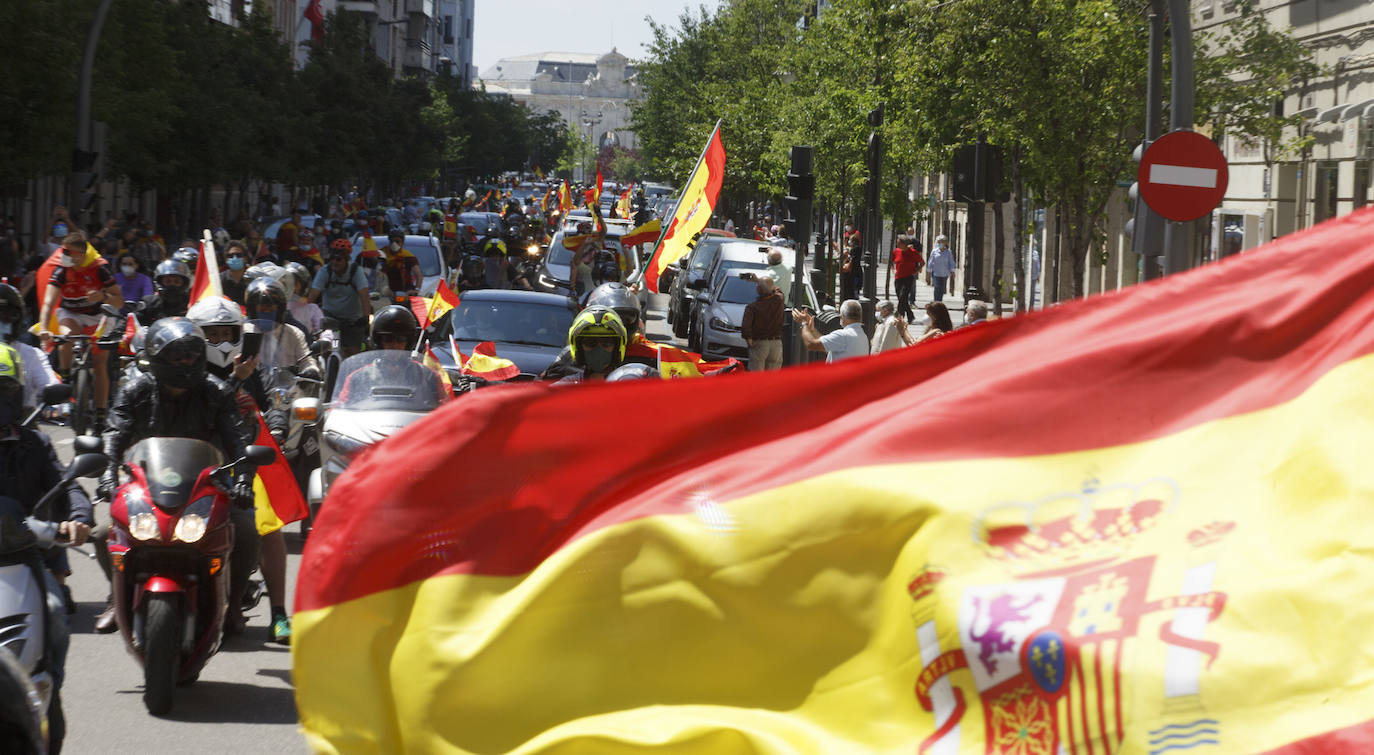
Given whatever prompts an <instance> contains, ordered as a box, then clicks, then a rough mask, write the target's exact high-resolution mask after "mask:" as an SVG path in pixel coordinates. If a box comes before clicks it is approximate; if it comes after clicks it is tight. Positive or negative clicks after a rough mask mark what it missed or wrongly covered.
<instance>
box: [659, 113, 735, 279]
mask: <svg viewBox="0 0 1374 755" xmlns="http://www.w3.org/2000/svg"><path fill="white" fill-rule="evenodd" d="M724 180H725V145H724V144H722V143H721V141H720V121H716V127H715V129H713V130H712V131H711V138H710V139H707V140H706V149H704V150H702V152H701V159H699V160H697V165H696V167H695V168H693V169H692V175H691V177H690V178H689V179H688V180H687V188H685V189H683V190H682V197H681V198H680V199H678V203H677V207H676V208H675V209H674V210H673V216H672V217H673V219H672V221H671V222H670V223H669V224H668V229H667V230H666V231H664V233H663V237H662V238H660V239H659V241H658V244H657V245H656V246H655V247H654V251H653V254H652V256H651V257H650V258H649V262H648V264H646V265H645V266H644V283H645V285H647V286H648V287H649V290H650V291H652V292H654V293H656V294H657V293H661V292H660V291H659V290H658V278H659V275H660V274H662V272H663V271H664V270H665V269H667V267H668V266H669V265H671V264H673V263H674V262H677V261H678V259H679V258H681V257H682V256H683V255H684V254H686V253H687V252H689V251H691V249H692V246H693V245H695V244H696V239H697V236H698V235H699V234H700V233H701V231H702V229H703V228H705V227H706V224H707V223H708V222H709V221H710V220H711V213H712V212H714V211H715V208H716V199H717V198H719V197H720V185H721V182H722V181H724Z"/></svg>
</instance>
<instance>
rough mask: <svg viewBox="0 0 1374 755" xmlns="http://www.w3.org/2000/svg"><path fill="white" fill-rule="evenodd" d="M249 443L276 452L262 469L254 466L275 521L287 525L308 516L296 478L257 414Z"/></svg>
mask: <svg viewBox="0 0 1374 755" xmlns="http://www.w3.org/2000/svg"><path fill="white" fill-rule="evenodd" d="M253 442H254V443H256V444H257V445H259V446H270V447H271V448H272V450H274V451H276V452H277V458H276V460H275V461H273V462H272V463H271V464H268V465H267V466H265V467H258V477H259V478H260V479H261V480H262V487H263V489H264V490H266V491H267V498H268V500H269V501H271V502H272V511H273V512H274V513H275V514H276V515H277V518H278V519H280V520H281V522H282V524H290V523H292V522H299V521H300V520H302V519H304V518H306V517H307V516H309V514H310V507H309V506H307V505H306V503H305V498H303V497H302V496H301V489H300V486H299V485H297V484H296V475H295V474H294V473H292V471H291V465H290V464H289V463H287V461H286V456H285V455H283V454H282V452H281V447H280V446H278V445H277V441H276V439H274V438H273V437H272V433H270V432H268V430H267V423H266V422H263V421H262V415H261V414H259V415H258V437H257V438H256V439H255V440H254V441H253Z"/></svg>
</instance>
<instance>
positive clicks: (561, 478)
mask: <svg viewBox="0 0 1374 755" xmlns="http://www.w3.org/2000/svg"><path fill="white" fill-rule="evenodd" d="M1317 256H1321V258H1322V259H1323V260H1324V261H1325V262H1326V264H1323V265H1312V264H1311V260H1312V259H1314V258H1315V257H1317ZM1198 291H1205V292H1207V295H1206V296H1203V297H1199V296H1196V295H1195V294H1196V292H1198ZM1160 302H1168V303H1169V306H1168V307H1164V308H1162V307H1161V306H1160ZM1372 321H1374V209H1364V210H1357V211H1355V212H1354V213H1351V214H1349V215H1346V216H1343V217H1341V218H1338V219H1336V220H1333V221H1329V222H1327V223H1325V224H1322V225H1320V226H1317V227H1316V228H1314V229H1311V230H1309V231H1304V232H1300V233H1296V234H1292V235H1289V236H1285V237H1283V238H1281V239H1279V240H1278V241H1276V242H1274V243H1272V244H1270V245H1268V246H1267V247H1264V248H1261V249H1258V250H1252V251H1250V252H1247V253H1246V254H1244V255H1236V256H1234V257H1229V258H1227V259H1225V260H1222V261H1221V262H1218V263H1215V264H1212V265H1208V266H1205V267H1203V268H1201V269H1197V270H1192V271H1189V272H1186V273H1181V274H1178V275H1173V276H1169V277H1167V278H1165V279H1163V280H1158V281H1152V282H1150V283H1145V284H1142V285H1140V286H1136V287H1132V288H1128V289H1125V290H1122V291H1117V292H1112V293H1109V294H1103V295H1100V296H1094V297H1089V298H1087V299H1083V300H1078V301H1072V302H1067V303H1063V304H1061V305H1059V306H1057V307H1055V308H1053V309H1047V310H1038V311H1035V312H1032V313H1029V314H1024V315H1018V316H1016V317H1010V318H1006V319H1001V320H993V321H989V322H986V323H982V324H979V325H975V326H971V327H967V328H960V329H959V330H956V331H953V332H951V333H949V334H947V335H945V336H942V337H940V338H936V339H932V340H928V341H925V342H923V343H921V344H920V345H918V346H916V347H913V348H909V349H898V350H896V351H891V352H886V353H883V354H881V355H877V356H873V357H867V358H860V359H850V360H845V361H842V362H837V363H834V364H826V365H822V364H813V365H808V366H803V367H797V368H792V369H785V370H779V371H774V372H763V373H748V374H744V375H735V376H730V377H725V378H706V379H702V380H681V381H649V380H641V381H630V382H626V383H620V384H615V385H587V386H580V387H578V388H573V389H559V388H556V387H552V386H544V385H540V384H529V385H522V386H518V387H513V388H509V389H507V390H492V391H477V392H475V393H473V394H472V395H471V396H469V397H466V398H464V400H462V401H457V402H452V403H450V404H449V405H447V406H445V407H442V408H440V409H439V410H437V411H435V412H433V413H431V414H429V415H427V416H426V417H425V418H423V419H421V420H419V421H417V422H416V423H414V424H413V425H411V426H409V427H407V428H406V429H405V430H403V431H401V432H400V433H398V434H396V435H394V436H392V437H391V438H389V439H388V440H387V441H386V443H384V444H382V445H380V446H378V447H377V448H375V449H373V450H372V451H370V452H369V453H368V454H366V455H364V456H362V457H361V458H359V459H357V460H355V461H354V462H353V463H352V465H351V466H350V468H349V469H348V470H347V471H346V472H345V473H344V474H343V476H342V477H341V478H340V479H339V480H338V481H336V482H335V484H334V485H333V486H331V488H330V492H329V495H330V499H331V500H333V501H336V502H338V503H339V504H340V505H330V504H329V503H326V505H325V507H324V509H323V511H324V514H323V516H322V517H321V520H320V522H319V523H318V526H317V527H316V529H315V531H314V532H313V534H312V535H311V537H310V541H309V543H308V544H307V545H306V550H305V555H304V558H303V560H302V564H301V569H300V577H299V580H298V583H297V592H296V600H297V603H296V608H297V613H296V615H295V617H294V626H293V629H294V630H295V633H294V636H293V637H292V645H291V652H292V656H293V673H292V680H293V682H294V684H295V689H296V702H297V707H298V709H299V712H300V718H301V725H302V728H303V730H304V732H305V735H306V737H307V739H308V741H309V742H310V745H311V746H312V748H314V749H317V750H322V751H351V750H377V751H402V750H407V749H410V750H420V749H422V750H427V751H441V750H442V751H448V752H520V753H524V754H525V755H529V754H531V753H553V752H574V751H576V752H594V751H605V750H607V749H616V750H624V751H627V752H628V751H631V750H634V751H642V750H648V749H654V750H656V751H661V752H676V753H689V752H690V753H696V752H770V753H790V752H825V753H832V752H894V753H895V752H903V753H909V752H914V751H919V752H925V753H935V754H938V753H946V752H949V753H952V752H962V753H988V754H989V755H992V754H993V753H1011V752H1017V753H1050V754H1052V753H1061V752H1062V753H1079V754H1080V755H1082V754H1083V753H1088V752H1094V753H1105V752H1110V753H1117V752H1139V753H1152V752H1153V753H1162V752H1163V751H1164V750H1174V749H1179V748H1180V747H1182V748H1183V749H1187V748H1189V747H1198V749H1197V750H1196V751H1197V752H1203V751H1204V749H1206V748H1202V747H1201V745H1203V744H1209V743H1212V744H1213V748H1212V749H1216V747H1221V749H1222V750H1224V751H1225V752H1228V753H1281V754H1282V755H1298V754H1299V753H1315V752H1322V753H1328V752H1333V753H1346V752H1349V753H1355V752H1368V751H1371V750H1374V712H1372V711H1374V656H1371V655H1370V654H1368V653H1365V652H1362V648H1363V645H1362V642H1363V629H1362V628H1363V627H1365V626H1368V625H1370V624H1371V623H1374V559H1372V558H1370V557H1369V555H1368V554H1370V553H1371V552H1374V529H1371V528H1370V527H1365V526H1360V523H1361V522H1363V521H1364V520H1365V519H1366V518H1367V510H1368V509H1369V503H1370V495H1369V493H1368V491H1370V490H1374V467H1371V466H1370V464H1369V461H1368V449H1369V448H1370V446H1371V444H1374V430H1371V428H1374V401H1371V400H1370V398H1369V385H1370V384H1371V382H1374V328H1371V327H1370V322H1372ZM627 407H630V408H634V409H641V408H642V409H641V411H644V410H647V411H652V412H653V417H654V432H652V433H640V434H638V435H636V437H635V441H634V442H631V443H615V444H613V447H612V448H610V449H608V448H607V446H606V444H604V443H594V442H588V440H587V435H586V433H585V432H583V430H584V429H585V427H586V418H588V417H606V416H624V414H625V412H626V409H627ZM671 407H691V408H692V410H691V411H675V410H672V409H671ZM663 408H669V410H667V411H658V410H659V409H663ZM952 428H953V429H952ZM967 428H978V431H977V432H965V431H963V430H962V429H967ZM931 438H936V439H938V442H925V441H923V440H920V439H931ZM913 439H916V440H913ZM455 469H461V470H462V491H463V493H462V501H461V505H454V494H453V490H454V470H455ZM397 470H404V474H397ZM342 504H346V505H342ZM1219 743H1224V745H1222V744H1219ZM1208 751H1210V750H1208ZM1218 751H1221V750H1218Z"/></svg>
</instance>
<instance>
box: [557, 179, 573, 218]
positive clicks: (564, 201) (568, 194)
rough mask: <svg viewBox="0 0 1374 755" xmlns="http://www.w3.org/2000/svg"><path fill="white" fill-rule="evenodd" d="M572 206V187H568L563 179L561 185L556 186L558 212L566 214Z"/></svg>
mask: <svg viewBox="0 0 1374 755" xmlns="http://www.w3.org/2000/svg"><path fill="white" fill-rule="evenodd" d="M572 208H573V200H572V189H570V188H568V182H567V180H566V179H565V180H564V181H563V185H562V186H559V187H558V212H559V214H563V215H566V214H567V212H568V211H569V210H571V209H572Z"/></svg>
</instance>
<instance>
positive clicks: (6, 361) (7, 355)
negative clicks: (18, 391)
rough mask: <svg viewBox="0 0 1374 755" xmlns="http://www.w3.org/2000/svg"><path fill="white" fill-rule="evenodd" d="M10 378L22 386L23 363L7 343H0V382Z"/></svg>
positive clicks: (16, 352)
mask: <svg viewBox="0 0 1374 755" xmlns="http://www.w3.org/2000/svg"><path fill="white" fill-rule="evenodd" d="M4 378H10V379H12V380H14V381H15V382H17V383H19V385H20V386H21V387H22V386H23V385H24V362H23V360H22V359H21V358H20V356H19V352H18V351H15V350H14V347H13V346H10V345H9V344H7V343H0V380H3V379H4Z"/></svg>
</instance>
